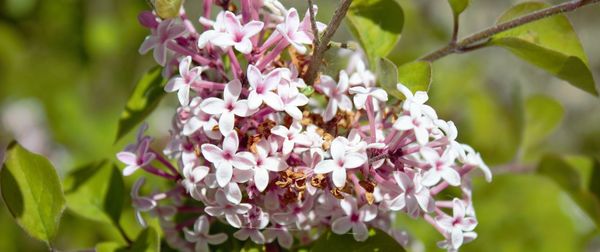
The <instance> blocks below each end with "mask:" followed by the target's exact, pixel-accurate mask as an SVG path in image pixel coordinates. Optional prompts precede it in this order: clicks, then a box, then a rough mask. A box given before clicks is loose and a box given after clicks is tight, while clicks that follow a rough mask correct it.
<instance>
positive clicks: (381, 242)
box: [310, 229, 405, 252]
mask: <svg viewBox="0 0 600 252" xmlns="http://www.w3.org/2000/svg"><path fill="white" fill-rule="evenodd" d="M332 248H334V250H335V251H344V252H367V251H395V252H402V251H405V250H404V248H403V247H402V246H401V245H400V244H399V243H398V242H397V241H396V240H395V239H394V238H392V237H391V236H390V235H388V234H387V233H385V232H383V231H381V230H379V229H372V230H371V232H369V238H368V239H367V240H366V241H363V242H357V241H356V240H355V239H354V237H353V236H352V234H343V235H338V234H334V233H332V232H331V231H329V232H327V233H325V234H322V235H321V238H319V239H318V240H316V241H315V242H314V244H313V247H312V248H311V249H310V251H311V252H330V251H332Z"/></svg>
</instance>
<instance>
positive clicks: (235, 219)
mask: <svg viewBox="0 0 600 252" xmlns="http://www.w3.org/2000/svg"><path fill="white" fill-rule="evenodd" d="M225 219H227V222H228V223H229V225H231V226H233V227H234V228H240V227H241V226H242V220H240V217H239V216H237V214H226V215H225Z"/></svg>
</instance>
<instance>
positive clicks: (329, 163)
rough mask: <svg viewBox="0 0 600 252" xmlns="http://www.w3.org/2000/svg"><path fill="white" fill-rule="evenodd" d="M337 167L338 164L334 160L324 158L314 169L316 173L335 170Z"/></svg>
mask: <svg viewBox="0 0 600 252" xmlns="http://www.w3.org/2000/svg"><path fill="white" fill-rule="evenodd" d="M336 167H337V164H336V163H335V161H333V160H323V161H321V162H319V163H318V164H317V165H316V166H315V169H314V170H313V172H314V173H316V174H325V173H330V172H332V171H333V169H334V168H336Z"/></svg>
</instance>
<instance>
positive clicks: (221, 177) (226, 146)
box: [200, 131, 252, 187]
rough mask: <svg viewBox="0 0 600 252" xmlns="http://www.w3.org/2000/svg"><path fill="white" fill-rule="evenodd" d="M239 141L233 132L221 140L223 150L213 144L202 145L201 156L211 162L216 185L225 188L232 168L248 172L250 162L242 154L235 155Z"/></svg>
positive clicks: (250, 165)
mask: <svg viewBox="0 0 600 252" xmlns="http://www.w3.org/2000/svg"><path fill="white" fill-rule="evenodd" d="M238 146H239V139H238V136H237V133H236V132H235V131H232V132H230V133H229V134H227V135H226V136H225V138H224V139H223V148H222V149H221V148H219V147H217V146H216V145H214V144H208V143H207V144H203V145H202V146H201V147H200V148H201V149H202V155H203V156H204V158H205V159H206V160H208V162H211V163H212V164H213V165H214V166H215V169H216V176H217V183H218V184H219V186H221V187H225V186H226V185H227V184H228V183H229V181H231V177H232V176H233V168H234V167H235V168H237V169H240V170H248V169H250V168H251V167H252V162H251V161H250V160H248V159H246V158H245V157H244V154H243V153H237V151H238Z"/></svg>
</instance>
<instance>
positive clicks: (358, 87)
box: [0, 0, 600, 251]
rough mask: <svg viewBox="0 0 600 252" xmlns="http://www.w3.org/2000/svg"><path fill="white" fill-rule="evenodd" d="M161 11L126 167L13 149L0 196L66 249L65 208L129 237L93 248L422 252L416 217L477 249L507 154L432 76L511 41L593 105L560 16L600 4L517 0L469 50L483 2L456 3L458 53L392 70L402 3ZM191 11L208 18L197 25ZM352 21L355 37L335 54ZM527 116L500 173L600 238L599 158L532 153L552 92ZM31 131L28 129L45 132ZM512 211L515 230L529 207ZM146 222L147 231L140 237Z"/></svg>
mask: <svg viewBox="0 0 600 252" xmlns="http://www.w3.org/2000/svg"><path fill="white" fill-rule="evenodd" d="M147 2H148V3H149V6H150V7H151V8H152V9H151V10H145V11H142V12H141V13H140V14H139V15H138V21H139V23H140V24H141V25H142V27H144V28H145V29H147V36H146V38H145V39H144V40H143V41H139V42H140V45H139V53H141V54H151V55H152V58H153V60H154V62H155V63H156V65H157V66H156V67H154V68H153V69H151V70H150V71H148V72H147V73H146V74H145V75H144V76H143V77H142V78H141V80H140V81H139V82H138V84H137V86H136V88H135V90H134V92H133V93H132V94H131V96H130V99H129V101H128V103H127V105H126V108H125V111H124V112H123V113H122V115H121V118H120V121H119V129H118V133H117V141H118V140H119V139H121V138H122V137H123V136H124V135H126V134H127V133H128V132H130V131H131V130H132V129H133V128H135V127H136V126H138V125H139V124H140V123H141V126H140V127H139V130H138V132H137V136H136V137H135V140H134V141H133V142H131V143H130V144H129V145H127V146H126V147H124V148H123V149H121V151H113V150H111V152H110V153H111V154H110V155H111V157H112V158H113V159H115V158H116V159H115V160H116V161H118V163H117V164H118V165H115V164H113V162H112V161H109V160H108V159H104V160H102V161H100V162H93V163H91V164H90V165H86V166H83V167H81V168H78V169H75V170H74V171H72V172H70V173H68V174H67V175H65V178H64V180H62V182H61V180H60V179H59V175H58V174H57V173H56V171H55V170H54V168H53V166H52V165H51V163H50V162H49V161H48V159H46V158H45V157H43V156H40V155H36V154H34V153H31V152H29V151H28V150H27V149H26V148H23V147H22V146H21V145H19V144H18V143H17V142H16V141H13V142H11V143H10V144H9V145H8V148H7V149H6V155H5V152H4V150H3V151H2V152H0V161H2V162H3V166H2V170H0V182H1V183H0V189H2V191H1V193H2V198H3V199H4V202H5V203H6V206H7V207H8V209H9V210H10V214H11V215H12V216H13V217H14V219H15V220H16V221H17V223H18V224H19V225H20V226H21V227H23V229H24V230H25V231H27V233H28V234H30V235H31V236H32V237H34V238H37V239H39V240H42V241H45V242H46V244H47V245H48V247H50V248H51V249H52V250H54V249H55V248H56V244H55V243H54V241H53V240H54V237H55V236H56V234H57V233H58V224H59V222H60V220H61V215H62V213H63V210H64V209H65V208H66V207H67V206H68V208H69V209H70V210H71V211H72V212H73V213H76V214H78V215H80V216H81V217H85V218H87V219H91V220H94V221H98V222H103V223H105V224H110V226H111V227H113V229H114V230H112V231H114V233H116V232H118V234H119V239H120V242H116V241H113V242H103V243H100V244H98V245H97V246H96V248H95V250H97V251H122V250H127V251H129V250H131V251H140V250H144V251H159V250H161V249H166V250H168V249H176V250H180V251H210V250H217V251H230V250H232V251H234V250H243V251H247V250H250V249H251V248H252V249H256V250H266V251H280V250H291V251H299V250H307V251H308V250H310V251H324V250H328V249H330V248H336V250H346V249H347V250H352V251H355V250H360V251H363V250H364V251H404V248H410V249H412V250H416V251H419V250H420V246H422V245H423V244H422V243H420V242H419V240H420V239H421V238H423V237H421V236H422V235H421V234H418V233H419V232H415V233H410V234H409V231H413V230H410V228H409V225H410V223H408V221H410V219H414V221H415V223H420V224H423V225H426V226H427V228H429V231H434V230H435V235H436V237H437V238H436V239H437V243H436V242H435V241H431V242H426V243H427V245H430V246H437V247H439V248H440V249H443V250H447V251H458V250H459V249H462V248H465V247H466V248H467V249H468V248H477V244H476V243H473V244H467V243H469V242H472V241H474V240H475V239H477V236H478V233H477V232H479V234H480V236H481V237H486V236H487V237H489V236H490V235H488V233H486V232H485V227H486V226H487V225H484V224H483V223H482V224H481V225H480V226H483V227H484V228H483V229H481V228H477V226H478V220H477V217H476V213H475V209H476V206H477V203H478V202H480V199H477V198H475V199H476V200H474V197H473V195H474V194H476V193H477V192H481V190H479V188H477V182H478V181H477V180H480V181H481V180H485V182H486V184H485V185H486V186H489V185H498V184H500V185H503V183H502V178H501V177H499V176H496V177H495V180H496V183H493V184H487V183H489V182H492V171H491V169H490V168H489V167H488V166H487V165H486V163H485V162H484V158H483V157H482V156H485V160H487V161H490V163H492V162H495V161H494V155H491V154H495V149H493V148H492V151H490V150H489V149H488V150H486V149H485V148H482V146H480V144H477V143H476V142H477V141H478V140H479V139H473V138H470V139H469V138H465V137H464V132H465V131H461V132H462V133H461V138H459V134H458V129H457V126H456V125H455V124H454V122H452V121H448V120H445V119H443V117H447V116H446V113H445V112H444V111H443V109H444V106H430V104H428V101H429V100H430V95H429V93H428V91H429V87H430V84H431V82H432V80H431V76H432V73H431V69H432V63H433V62H434V61H437V60H438V59H441V58H443V57H446V56H448V55H451V54H458V53H466V52H470V51H474V50H479V49H482V48H486V47H491V46H499V47H503V48H506V49H509V51H510V52H512V53H514V54H515V55H516V56H518V57H519V58H521V59H523V60H524V61H527V62H529V63H531V64H533V65H535V66H538V67H540V68H541V69H543V70H545V71H547V72H549V73H551V74H553V75H555V76H556V77H558V78H560V79H562V80H565V81H567V82H569V83H570V84H572V85H573V86H575V87H577V88H579V89H581V90H583V91H586V92H588V93H591V94H593V95H597V91H596V88H595V86H594V81H593V76H592V74H591V71H590V69H589V66H588V59H587V57H586V56H585V54H583V49H582V47H581V44H580V43H579V42H578V40H577V36H576V35H575V33H574V32H573V28H572V27H571V26H570V24H569V22H568V20H567V19H566V17H565V16H564V15H562V13H564V12H569V11H574V10H576V9H578V8H580V7H583V6H586V5H591V4H594V3H598V2H600V0H572V1H568V2H565V3H562V4H558V5H555V6H546V5H545V4H542V3H521V4H518V5H516V6H515V7H513V8H511V9H509V10H508V11H507V12H505V13H504V14H503V15H502V16H501V17H500V18H499V20H498V23H497V24H496V25H493V26H491V27H489V28H486V29H484V30H482V31H480V32H477V33H474V34H472V35H469V36H467V37H465V38H463V39H458V31H459V30H458V29H459V20H460V15H461V13H462V12H463V11H464V10H465V9H466V8H467V5H468V3H469V1H468V0H449V1H448V3H449V5H450V8H451V10H452V17H453V27H452V34H451V39H450V41H449V42H448V44H447V45H445V46H443V47H442V48H440V49H438V50H435V51H433V52H431V53H429V54H426V55H424V56H422V57H419V58H418V59H416V60H414V61H411V62H408V63H404V64H401V65H399V66H397V65H396V64H395V63H394V62H393V61H392V60H390V59H388V58H386V57H388V55H389V54H390V52H391V51H392V49H394V47H395V46H396V43H397V41H398V39H399V37H400V32H401V31H402V26H403V18H404V17H403V15H404V14H403V9H402V8H401V6H400V4H399V3H397V2H396V1H390V0H354V1H353V0H340V1H338V2H337V8H336V9H335V12H333V16H332V18H331V20H330V21H329V22H327V23H322V22H319V21H318V20H317V15H318V12H319V7H318V6H317V5H315V4H313V1H312V0H307V1H306V3H305V2H301V3H303V4H307V6H305V7H307V8H306V11H305V10H304V9H305V8H302V7H300V6H303V5H300V4H299V3H298V2H300V1H298V2H296V3H295V4H297V5H295V6H294V7H286V6H285V5H284V4H282V3H281V2H280V1H278V0H239V1H232V0H203V1H197V2H191V1H189V2H188V4H187V5H184V4H183V2H184V1H183V0H148V1H147ZM321 6H324V5H321ZM197 7H201V11H196V9H197ZM198 9H200V8H198ZM323 9H325V8H323ZM323 9H321V13H322V12H323ZM195 12H200V17H199V18H195V17H194V18H191V17H192V16H193V15H194V14H198V13H195ZM342 20H346V21H347V24H348V27H349V31H350V32H351V33H352V34H353V35H354V37H355V39H356V40H357V42H348V43H340V42H335V41H332V39H333V36H334V34H335V32H336V30H337V29H338V28H339V27H340V25H341V22H342ZM140 39H141V38H140ZM136 46H137V45H136ZM326 53H327V54H326ZM148 59H150V57H148ZM396 61H398V60H396ZM464 93H466V92H464ZM464 93H463V92H460V93H455V94H460V95H464ZM163 97H170V98H172V101H173V103H171V105H172V106H170V107H168V111H169V112H168V113H169V117H168V118H169V120H170V121H167V122H165V121H162V125H161V124H160V123H161V122H152V123H150V124H147V123H142V122H143V121H144V120H145V118H146V117H147V116H148V115H149V114H150V113H151V112H152V111H153V110H154V109H155V108H156V106H157V105H158V103H159V102H160V100H161V99H162V98H163ZM432 97H433V99H432V100H433V101H434V102H435V101H436V100H437V99H435V98H436V96H435V95H433V96H432ZM468 98H469V100H470V101H472V100H473V99H475V100H477V99H479V98H478V97H475V98H473V97H468ZM175 104H176V105H175ZM478 104H483V108H482V110H481V111H477V110H475V112H473V111H471V110H466V113H467V114H469V113H473V114H480V115H483V116H488V112H489V113H490V114H491V113H496V112H498V111H500V110H498V111H496V110H495V109H494V108H491V109H489V108H487V107H486V106H487V103H468V106H469V108H470V109H479V108H478V107H477V106H478ZM521 105H523V106H524V108H522V109H523V111H524V112H523V114H519V115H518V119H515V120H514V121H517V124H520V125H519V126H523V125H525V126H523V128H524V129H522V131H523V132H521V133H522V135H518V136H517V137H516V138H517V140H515V139H512V138H511V139H506V140H507V141H514V142H519V143H518V144H519V147H518V148H516V147H515V149H514V150H513V149H511V151H514V152H515V153H514V154H515V155H514V157H513V159H512V160H511V161H510V163H508V164H506V165H503V166H502V165H501V166H496V167H494V169H493V170H494V173H495V174H499V173H502V172H507V171H509V172H512V171H533V170H535V171H536V173H539V174H542V175H544V176H547V177H550V178H551V179H553V180H554V181H555V182H556V184H558V185H559V186H560V187H561V188H562V191H564V192H566V193H567V194H568V196H569V197H570V199H571V200H572V201H573V202H570V201H569V202H570V203H569V204H571V205H577V206H579V207H580V209H579V208H577V209H576V210H577V211H579V210H582V211H583V212H584V213H585V214H586V215H587V217H590V218H592V219H593V220H594V221H595V223H596V225H600V214H599V212H600V211H598V209H600V196H599V195H600V190H599V189H598V188H600V187H598V185H597V183H594V181H592V180H593V178H594V177H596V175H597V174H596V172H597V171H598V170H600V163H599V162H596V163H594V162H593V159H590V158H581V157H577V158H573V157H565V158H563V157H561V156H557V155H545V156H543V157H542V155H541V154H540V153H535V154H531V153H530V152H531V150H532V149H535V148H537V146H539V145H540V143H541V139H543V138H544V137H546V136H548V135H549V134H550V132H551V131H552V129H553V128H554V127H555V126H556V125H557V124H558V122H559V121H560V117H562V110H561V109H562V107H561V106H560V104H557V103H556V102H555V101H554V100H552V99H550V98H547V97H544V96H534V97H530V98H529V99H528V100H527V101H526V102H525V104H519V105H518V106H521ZM434 107H436V108H437V109H441V110H436V109H435V108H434ZM519 109H521V108H520V107H519ZM482 111H483V112H482ZM438 112H440V113H439V114H440V115H443V116H438ZM518 112H519V113H520V112H521V111H520V110H519V111H518ZM18 113H20V111H17V113H16V114H18ZM498 114H501V113H498ZM515 114H518V113H515ZM447 118H453V117H451V116H449V117H447ZM495 118H496V117H492V119H495ZM500 118H503V117H500ZM3 120H4V117H3ZM5 121H11V122H12V120H5ZM474 121H477V120H474ZM488 121H489V120H488ZM494 123H496V122H493V123H484V126H485V127H488V126H490V124H494ZM498 123H503V122H498ZM31 124H37V123H31ZM457 124H460V122H459V121H457ZM521 124H522V125H521ZM14 125H18V124H14ZM14 125H13V128H18V126H14ZM161 126H165V127H168V137H167V138H161V137H159V136H157V134H154V133H152V134H147V131H148V129H149V128H152V129H155V128H159V127H161ZM511 126H512V125H511ZM507 127H509V126H507ZM29 128H30V127H24V129H21V132H27V134H30V135H32V136H34V137H30V138H35V137H36V136H38V135H43V134H41V133H40V132H43V131H40V132H37V131H36V130H30V129H29ZM32 128H35V127H32ZM466 128H467V129H468V127H466ZM463 129H464V128H463ZM519 130H521V128H519ZM31 132H33V133H35V134H31ZM486 132H492V133H493V134H483V135H484V136H486V137H487V136H491V137H488V138H485V139H483V140H480V142H486V141H489V142H493V143H488V146H490V145H493V144H496V143H498V144H499V145H500V142H502V141H504V140H505V139H502V136H505V135H507V134H500V133H502V132H499V134H498V136H496V132H495V131H494V130H488V131H486ZM467 133H468V130H467ZM27 134H22V135H27ZM165 135H166V134H165ZM480 135H481V134H480ZM511 137H512V136H511ZM521 138H522V139H521ZM459 139H460V140H461V141H460V142H459ZM0 140H2V139H0ZM463 141H464V142H468V143H469V144H473V146H476V147H477V148H476V149H477V150H478V151H476V150H475V148H472V147H471V146H470V145H468V144H465V143H463ZM0 144H2V141H0ZM493 147H496V146H493ZM479 151H481V153H484V154H485V155H482V154H480V153H479ZM115 152H117V153H115ZM115 154H116V155H115ZM498 155H499V154H498ZM537 159H539V160H537ZM533 162H538V164H537V165H536V166H533ZM591 166H593V167H591ZM582 167H583V168H582ZM586 172H587V173H586ZM579 173H582V174H583V175H579ZM124 177H126V178H127V182H131V183H129V185H130V186H131V190H130V193H129V198H126V197H127V196H126V195H127V193H126V192H125V190H126V183H125V181H124ZM134 181H135V182H134ZM474 182H475V183H474ZM474 184H475V185H476V186H475V187H474V186H473V185H474ZM482 184H483V183H482ZM474 189H475V190H474ZM539 190H542V189H539ZM127 191H129V190H127ZM483 191H485V190H483ZM510 197H512V195H511V196H510ZM124 202H127V203H125V204H130V205H131V206H132V210H133V211H131V212H128V211H127V209H126V208H125V207H124V206H123V204H124ZM511 207H512V205H511ZM482 208H483V209H484V210H485V207H482ZM557 209H558V208H557ZM478 211H479V213H480V214H481V209H478ZM577 211H574V212H577ZM582 211H579V212H582ZM509 212H510V214H511V215H510V218H512V217H513V216H512V214H513V212H515V211H512V209H511V211H509ZM579 212H577V214H579ZM122 213H124V214H123V216H122ZM484 213H485V211H484ZM127 214H130V215H131V216H126V215H127ZM134 216H135V217H134ZM480 216H484V215H480ZM579 217H581V216H579ZM544 218H546V217H545V216H544ZM134 219H135V221H137V224H136V225H127V224H128V223H127V221H131V222H132V223H133V222H134ZM515 219H519V218H515ZM482 220H483V219H482ZM586 220H587V219H586ZM158 228H160V231H158V232H157V229H158ZM139 229H142V231H141V232H137V231H139ZM583 229H585V227H583V228H582V230H583ZM133 232H136V233H138V234H137V237H136V238H135V239H132V238H130V237H131V236H130V234H131V233H133ZM416 234H418V235H416ZM486 239H490V238H486ZM479 241H480V242H479V243H480V244H481V239H480V240H479Z"/></svg>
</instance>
